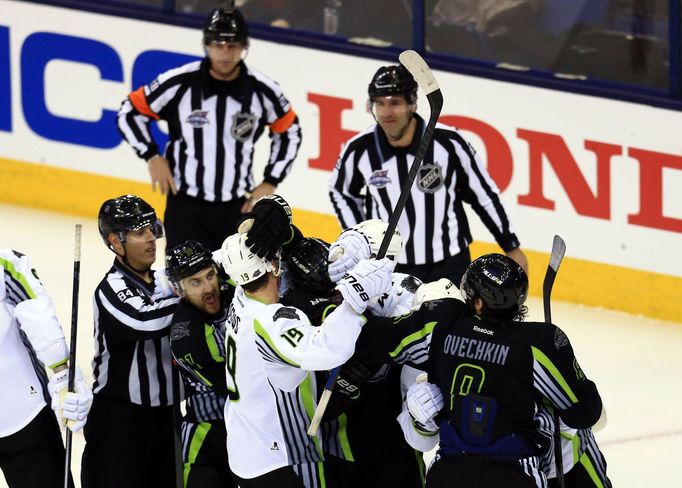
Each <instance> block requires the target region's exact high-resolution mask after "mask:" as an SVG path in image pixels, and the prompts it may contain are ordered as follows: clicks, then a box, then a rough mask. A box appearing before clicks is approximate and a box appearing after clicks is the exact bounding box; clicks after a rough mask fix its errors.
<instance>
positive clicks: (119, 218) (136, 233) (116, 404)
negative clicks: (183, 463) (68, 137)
mask: <svg viewBox="0 0 682 488" xmlns="http://www.w3.org/2000/svg"><path fill="white" fill-rule="evenodd" d="M99 231H100V234H101V236H102V239H103V240H104V243H105V244H106V246H107V247H108V248H109V249H110V250H112V251H113V252H114V253H115V254H116V258H115V259H114V263H113V266H112V267H111V269H110V270H109V271H108V272H107V274H106V275H105V277H104V279H103V280H102V281H101V282H100V284H99V285H98V286H97V289H96V290H95V295H94V305H93V306H94V319H95V330H94V339H95V357H94V360H93V362H92V367H93V378H94V384H93V393H94V400H93V404H92V409H91V410H90V415H89V416H88V422H87V424H86V426H85V441H86V445H85V450H84V452H83V459H82V470H81V485H82V486H83V488H120V487H122V486H125V487H127V488H148V487H150V486H159V487H172V486H175V485H174V483H175V453H174V448H173V446H174V420H173V404H174V402H178V401H179V396H180V388H179V386H180V385H179V378H178V375H177V373H176V372H174V371H173V368H172V366H171V351H170V341H169V329H170V324H171V319H172V318H173V313H174V312H175V309H176V305H177V303H178V300H179V299H178V298H177V297H176V296H174V294H173V292H172V290H171V289H170V287H168V288H167V289H164V287H163V286H162V285H161V282H160V280H159V279H158V275H157V273H155V272H154V271H153V270H152V269H151V266H152V265H153V264H154V261H155V260H156V240H157V239H158V238H160V237H163V226H162V225H161V222H160V221H159V220H158V219H157V217H156V213H155V212H154V209H153V208H152V207H151V206H150V205H149V204H148V203H147V202H145V201H144V200H142V199H141V198H139V197H136V196H133V195H124V196H121V197H118V198H115V199H111V200H107V201H105V202H104V203H103V204H102V207H101V208H100V212H99Z"/></svg>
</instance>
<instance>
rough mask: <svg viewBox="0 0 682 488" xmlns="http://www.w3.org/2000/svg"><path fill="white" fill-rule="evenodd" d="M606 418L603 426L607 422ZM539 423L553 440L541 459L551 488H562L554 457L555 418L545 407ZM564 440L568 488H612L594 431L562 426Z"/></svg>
mask: <svg viewBox="0 0 682 488" xmlns="http://www.w3.org/2000/svg"><path fill="white" fill-rule="evenodd" d="M604 415H605V414H602V418H601V419H600V421H599V423H601V422H602V419H604V418H605V417H604ZM536 420H537V421H538V422H539V423H540V430H542V431H543V432H544V433H545V435H546V436H547V438H548V439H549V440H550V445H549V448H548V449H547V450H546V451H545V452H544V454H543V456H542V458H541V466H542V470H543V471H544V472H545V474H546V476H547V479H548V484H549V488H559V486H560V485H559V482H558V480H557V478H556V460H555V457H554V415H552V412H551V410H549V409H548V408H547V407H545V406H541V407H540V408H539V409H538V413H537V415H536ZM560 422H561V420H560ZM560 439H561V447H562V454H563V455H562V459H563V472H564V488H611V480H610V479H609V478H608V476H607V475H606V459H605V458H604V454H602V452H601V451H600V450H599V446H598V445H597V441H596V440H595V438H594V434H593V433H592V429H591V428H590V429H573V428H571V427H569V426H567V425H566V424H565V423H564V422H561V425H560Z"/></svg>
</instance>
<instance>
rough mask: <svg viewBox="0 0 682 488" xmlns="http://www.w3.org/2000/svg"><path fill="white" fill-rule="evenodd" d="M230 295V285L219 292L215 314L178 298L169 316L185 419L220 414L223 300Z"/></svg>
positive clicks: (203, 419)
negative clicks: (182, 390)
mask: <svg viewBox="0 0 682 488" xmlns="http://www.w3.org/2000/svg"><path fill="white" fill-rule="evenodd" d="M233 295H234V288H232V287H230V288H228V289H227V291H223V292H222V296H221V298H222V302H223V304H222V306H221V307H220V311H219V312H218V313H217V314H215V315H209V314H207V313H206V312H203V311H202V310H199V309H198V308H196V307H195V306H193V305H192V304H191V303H189V302H188V301H187V300H181V301H180V303H179V304H178V308H177V310H176V311H175V315H174V316H173V323H172V325H171V333H170V344H171V352H172V354H173V361H174V363H175V364H176V366H178V368H179V369H180V374H181V376H182V381H183V384H184V387H185V398H186V399H187V404H186V407H187V414H186V416H185V420H187V421H189V422H209V421H212V420H222V419H223V418H224V408H225V400H226V398H227V384H226V377H225V374H226V373H225V321H226V320H227V306H226V304H229V302H230V301H231V300H232V296H233Z"/></svg>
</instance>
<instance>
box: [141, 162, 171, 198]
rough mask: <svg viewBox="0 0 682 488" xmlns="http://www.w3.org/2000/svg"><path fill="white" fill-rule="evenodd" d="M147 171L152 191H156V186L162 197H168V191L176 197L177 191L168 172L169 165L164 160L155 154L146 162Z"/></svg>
mask: <svg viewBox="0 0 682 488" xmlns="http://www.w3.org/2000/svg"><path fill="white" fill-rule="evenodd" d="M147 169H148V170H149V175H150V176H151V177H152V191H156V185H158V186H159V191H160V192H161V194H162V195H168V193H169V191H170V193H172V194H173V195H177V193H178V189H177V187H176V186H175V180H174V179H173V174H172V173H171V170H170V163H169V162H168V160H167V159H166V158H164V157H163V156H161V155H160V154H157V155H156V156H154V157H153V158H151V159H150V160H149V161H148V162H147Z"/></svg>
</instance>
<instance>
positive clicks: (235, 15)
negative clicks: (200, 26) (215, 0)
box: [204, 6, 249, 45]
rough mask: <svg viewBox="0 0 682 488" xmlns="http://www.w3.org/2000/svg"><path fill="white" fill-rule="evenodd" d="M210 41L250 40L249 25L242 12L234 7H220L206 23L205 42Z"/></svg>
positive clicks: (243, 41) (213, 11) (245, 41)
mask: <svg viewBox="0 0 682 488" xmlns="http://www.w3.org/2000/svg"><path fill="white" fill-rule="evenodd" d="M210 42H239V43H242V44H243V45H247V44H248V42H249V26H248V25H247V23H246V20H245V19H244V16H243V15H242V13H241V12H240V11H239V10H237V9H236V8H234V7H230V6H228V7H218V8H214V9H213V10H211V13H210V14H209V16H208V19H206V23H205V24H204V44H205V45H206V44H209V43H210Z"/></svg>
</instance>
